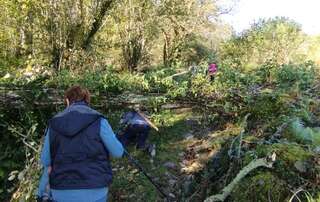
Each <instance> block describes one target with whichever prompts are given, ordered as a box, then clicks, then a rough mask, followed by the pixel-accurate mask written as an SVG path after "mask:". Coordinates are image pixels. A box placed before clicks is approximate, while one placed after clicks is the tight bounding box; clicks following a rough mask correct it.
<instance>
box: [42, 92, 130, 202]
mask: <svg viewBox="0 0 320 202" xmlns="http://www.w3.org/2000/svg"><path fill="white" fill-rule="evenodd" d="M65 103H66V105H67V108H66V109H65V110H64V111H62V112H60V113H58V114H57V115H56V116H54V117H53V118H52V119H51V120H50V121H49V125H48V128H47V131H46V136H45V142H44V146H43V149H42V153H41V163H42V165H43V166H44V171H43V175H42V177H41V179H40V184H39V189H38V200H39V201H42V199H46V198H47V197H48V195H49V197H51V198H52V200H53V201H57V202H105V201H107V196H108V187H109V185H110V184H111V181H112V169H111V163H110V159H109V156H112V157H121V156H122V155H123V152H124V149H123V147H122V144H121V143H120V142H119V141H118V139H117V138H116V136H115V134H114V132H113V131H112V129H111V127H110V125H109V123H108V121H107V120H106V118H105V117H104V116H103V115H102V114H101V113H99V112H97V111H95V110H93V109H92V108H90V107H89V103H90V95H89V92H88V90H86V89H84V88H82V87H80V86H74V87H71V88H70V89H68V90H67V91H66V92H65ZM48 185H49V186H48ZM48 188H49V189H50V193H48ZM44 201H45V200H44Z"/></svg>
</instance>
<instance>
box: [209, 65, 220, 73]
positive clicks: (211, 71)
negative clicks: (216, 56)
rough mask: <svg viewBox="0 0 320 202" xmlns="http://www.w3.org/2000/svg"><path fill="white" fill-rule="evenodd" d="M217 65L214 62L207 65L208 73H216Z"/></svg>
mask: <svg viewBox="0 0 320 202" xmlns="http://www.w3.org/2000/svg"><path fill="white" fill-rule="evenodd" d="M217 70H218V68H217V65H216V64H210V65H209V67H208V73H209V75H214V74H216V73H217Z"/></svg>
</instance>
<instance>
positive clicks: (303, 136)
mask: <svg viewBox="0 0 320 202" xmlns="http://www.w3.org/2000/svg"><path fill="white" fill-rule="evenodd" d="M290 137H291V138H293V139H294V140H296V141H297V142H300V143H303V144H313V145H316V146H319V145H320V131H319V130H318V129H313V128H310V127H305V126H304V124H303V123H302V121H301V120H299V119H296V120H294V121H293V122H292V123H291V124H290Z"/></svg>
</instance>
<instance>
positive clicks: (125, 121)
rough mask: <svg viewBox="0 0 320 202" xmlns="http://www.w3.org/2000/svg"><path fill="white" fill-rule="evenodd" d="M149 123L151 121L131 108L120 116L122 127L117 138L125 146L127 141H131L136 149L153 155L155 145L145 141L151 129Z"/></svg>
mask: <svg viewBox="0 0 320 202" xmlns="http://www.w3.org/2000/svg"><path fill="white" fill-rule="evenodd" d="M150 124H152V123H151V122H150V121H149V120H148V119H147V118H146V117H145V116H144V115H143V114H142V113H141V112H138V110H131V111H129V112H127V113H125V114H123V115H122V117H121V120H120V125H122V126H123V129H122V131H121V132H120V134H118V139H119V140H120V142H121V143H122V144H123V145H124V146H125V147H127V146H128V144H129V143H133V144H135V145H136V148H137V149H140V150H143V151H145V152H147V153H148V154H150V155H151V156H155V145H154V144H148V143H147V139H148V136H149V132H150V129H151V125H150Z"/></svg>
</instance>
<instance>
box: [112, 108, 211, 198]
mask: <svg viewBox="0 0 320 202" xmlns="http://www.w3.org/2000/svg"><path fill="white" fill-rule="evenodd" d="M157 116H158V117H155V118H156V120H158V123H157V125H158V126H160V127H159V132H156V131H152V132H151V134H150V142H151V143H154V144H155V145H156V156H155V157H154V158H151V157H150V156H148V155H147V154H146V153H143V152H141V151H138V150H136V149H135V147H134V146H130V147H129V152H131V154H132V156H134V157H135V158H136V159H137V160H138V161H139V162H140V164H141V165H142V166H143V167H144V168H145V170H146V171H147V172H148V174H149V175H151V176H153V179H154V180H155V181H156V182H157V183H158V184H159V185H160V186H161V187H162V188H163V189H164V190H165V191H166V192H167V193H170V194H171V196H174V197H175V198H176V199H177V200H179V201H180V200H183V199H186V195H187V194H188V193H189V192H190V191H191V190H189V189H191V183H192V181H193V177H194V176H193V173H194V172H197V171H199V169H201V167H202V166H203V165H202V164H201V162H202V161H205V159H206V158H209V156H210V155H211V153H212V152H211V151H207V152H205V154H203V155H201V156H197V154H196V153H195V152H194V150H195V149H196V148H198V146H199V145H200V144H201V143H200V140H198V139H197V137H196V136H197V135H198V134H199V132H200V131H201V129H200V127H201V126H200V125H199V120H198V119H197V118H199V117H197V115H196V114H194V113H193V112H192V111H191V110H190V109H183V110H178V111H177V110H175V111H169V110H167V111H164V112H162V113H161V114H159V115H157ZM199 143H200V144H199ZM113 170H114V173H115V175H114V176H115V177H114V181H113V184H112V186H111V189H110V200H111V201H145V200H146V199H148V201H158V200H159V201H161V198H160V197H159V195H158V193H157V191H156V189H155V187H153V185H152V184H151V183H150V182H149V181H148V180H147V179H146V177H145V176H144V175H143V174H142V173H141V172H139V171H138V170H137V169H136V168H135V167H134V166H132V165H130V163H129V162H128V160H127V159H125V158H124V159H121V160H115V161H114V163H113Z"/></svg>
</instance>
